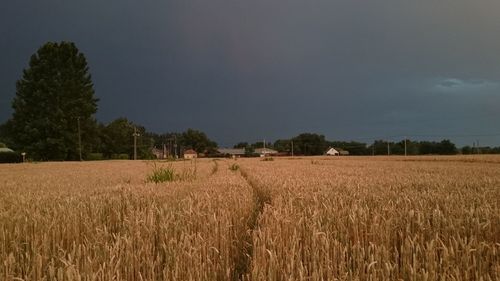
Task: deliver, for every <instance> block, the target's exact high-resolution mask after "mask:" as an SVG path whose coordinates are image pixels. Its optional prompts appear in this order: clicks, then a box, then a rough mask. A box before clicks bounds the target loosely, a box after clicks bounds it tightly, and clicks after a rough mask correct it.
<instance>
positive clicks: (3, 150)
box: [0, 147, 14, 152]
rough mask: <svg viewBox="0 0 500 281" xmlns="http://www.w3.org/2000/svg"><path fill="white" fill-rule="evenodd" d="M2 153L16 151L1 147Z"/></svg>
mask: <svg viewBox="0 0 500 281" xmlns="http://www.w3.org/2000/svg"><path fill="white" fill-rule="evenodd" d="M0 152H14V150H12V149H10V148H8V147H0Z"/></svg>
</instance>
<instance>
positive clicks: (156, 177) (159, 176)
mask: <svg viewBox="0 0 500 281" xmlns="http://www.w3.org/2000/svg"><path fill="white" fill-rule="evenodd" d="M196 172H197V167H196V164H194V166H191V167H190V168H187V169H186V168H184V169H182V171H181V172H180V173H177V172H175V169H174V168H173V167H172V166H171V165H168V166H167V167H161V166H157V165H156V163H153V171H152V173H151V174H150V175H148V177H147V178H146V181H147V182H154V183H161V182H170V181H189V180H193V179H195V178H196Z"/></svg>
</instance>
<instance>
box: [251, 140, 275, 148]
mask: <svg viewBox="0 0 500 281" xmlns="http://www.w3.org/2000/svg"><path fill="white" fill-rule="evenodd" d="M250 146H251V147H252V148H254V149H256V148H264V142H263V141H258V142H254V143H252V144H251V145H250ZM272 147H273V145H272V143H270V142H267V141H266V148H272Z"/></svg>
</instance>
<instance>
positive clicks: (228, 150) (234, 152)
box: [217, 148, 245, 155]
mask: <svg viewBox="0 0 500 281" xmlns="http://www.w3.org/2000/svg"><path fill="white" fill-rule="evenodd" d="M217 151H218V152H219V153H220V154H229V155H244V154H245V149H244V148H218V149H217Z"/></svg>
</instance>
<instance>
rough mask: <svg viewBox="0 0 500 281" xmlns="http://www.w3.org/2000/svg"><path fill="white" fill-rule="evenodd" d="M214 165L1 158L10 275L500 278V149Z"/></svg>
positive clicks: (3, 265) (2, 231) (1, 256)
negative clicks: (169, 177)
mask: <svg viewBox="0 0 500 281" xmlns="http://www.w3.org/2000/svg"><path fill="white" fill-rule="evenodd" d="M312 161H313V162H312ZM217 162H218V163H217ZM217 162H214V161H211V160H208V159H202V160H198V164H197V172H196V173H197V174H196V177H194V178H193V179H192V180H190V181H173V182H165V183H158V184H154V183H148V182H146V180H145V179H146V178H147V176H148V175H149V174H150V173H151V164H148V163H146V162H141V161H137V162H133V161H109V162H95V163H42V164H19V165H1V166H0V280H8V281H10V280H103V281H104V280H242V279H244V280H500V208H499V203H500V172H499V171H500V157H489V156H483V157H411V158H404V157H394V158H389V157H373V158H371V157H365V158H324V157H317V158H313V159H311V158H303V159H297V158H294V159H283V158H276V159H275V161H272V162H267V161H264V162H263V161H260V159H240V160H238V166H239V169H238V170H235V171H231V170H230V169H229V168H230V167H231V165H232V164H233V161H229V160H221V161H217ZM311 163H313V164H314V165H311ZM157 165H159V166H161V165H172V166H171V167H172V168H174V169H175V170H176V171H183V170H185V169H189V167H190V166H189V165H190V164H189V162H175V163H158V164H157ZM219 166H220V167H221V168H220V169H218V167H219ZM165 167H166V166H165ZM222 167H223V168H222ZM16 278H17V279H16Z"/></svg>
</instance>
